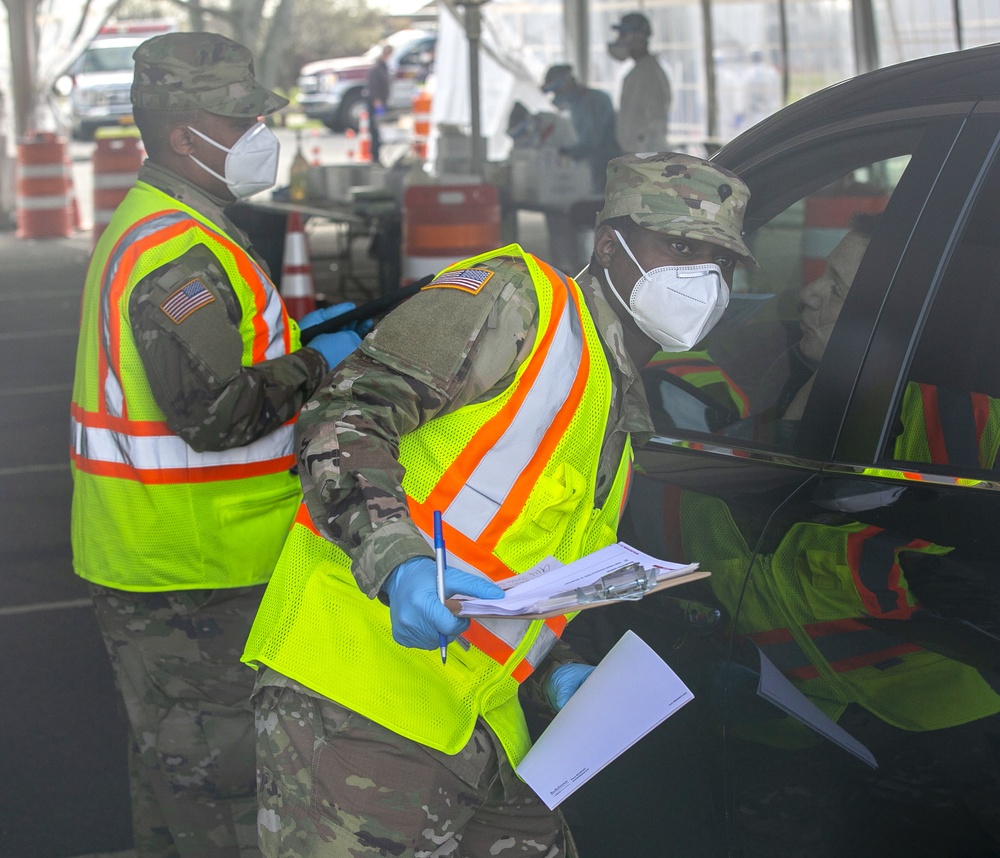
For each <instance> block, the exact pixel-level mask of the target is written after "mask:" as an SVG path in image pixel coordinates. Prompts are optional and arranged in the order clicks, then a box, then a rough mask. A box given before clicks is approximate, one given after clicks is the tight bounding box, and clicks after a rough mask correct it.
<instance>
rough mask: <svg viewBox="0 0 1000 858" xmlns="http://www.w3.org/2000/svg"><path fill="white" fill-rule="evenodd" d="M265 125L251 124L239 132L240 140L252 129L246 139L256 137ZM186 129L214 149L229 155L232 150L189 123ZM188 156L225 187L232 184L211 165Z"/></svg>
mask: <svg viewBox="0 0 1000 858" xmlns="http://www.w3.org/2000/svg"><path fill="white" fill-rule="evenodd" d="M265 127H266V126H265V125H264V123H263V122H258V123H257V124H256V125H253V126H251V127H250V128H248V129H247V130H246V131H244V132H243V134H241V135H240V140H242V139H243V138H244V137H246V135H247V132H249V131H253V132H254V133H253V134H251V135H250V137H247V139H248V140H252V139H253V138H254V137H256V136H257V135H258V134H260V132H261V129H263V128H265ZM187 129H188V131H193V132H194V133H195V134H197V135H198V136H199V137H200V138H201V139H202V140H204V141H205V142H206V143H211V144H212V145H213V146H214V147H215V148H216V149H221V150H222V151H223V152H225V153H226V154H227V155H229V154H230V153H231V152H232V151H233V150H232V149H231V148H229V147H228V146H223V145H222V144H221V143H220V142H219V141H218V140H213V139H212V138H211V137H209V136H208V135H207V134H203V133H202V132H201V131H199V130H198V129H197V128H192V127H191V126H190V125H188V126H187ZM188 157H189V158H190V159H191V160H192V161H194V162H195V163H196V164H197V165H198V166H199V167H201V169H203V170H204V171H205V172H206V173H208V174H209V175H210V176H215V178H216V179H218V180H219V181H220V182H223V183H224V184H225V185H226V187H229V186H230V185H231V184H232V183H231V182H230V181H229V179H227V178H226V177H225V176H220V175H219V174H218V173H216V172H215V170H213V169H212V168H211V167H209V166H207V165H206V164H203V163H202V162H201V161H199V160H198V159H197V158H195V156H194V155H189V156H188Z"/></svg>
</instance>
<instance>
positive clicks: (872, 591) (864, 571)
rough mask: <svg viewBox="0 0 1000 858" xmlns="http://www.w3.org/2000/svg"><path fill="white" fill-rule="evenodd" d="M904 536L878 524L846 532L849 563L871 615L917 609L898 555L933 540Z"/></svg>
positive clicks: (897, 614) (898, 615)
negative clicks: (906, 537) (910, 597)
mask: <svg viewBox="0 0 1000 858" xmlns="http://www.w3.org/2000/svg"><path fill="white" fill-rule="evenodd" d="M902 539H903V538H901V537H900V536H899V535H898V534H894V533H892V532H890V531H887V530H884V529H883V528H881V527H875V526H870V527H866V528H865V529H864V530H861V531H859V532H857V533H851V534H848V536H847V547H846V553H847V565H848V567H849V568H850V570H851V576H852V577H853V579H854V586H855V589H856V590H857V592H858V595H859V596H860V597H861V601H862V603H863V604H864V606H865V610H866V611H867V612H868V613H869V615H871V616H872V617H887V618H892V619H905V618H907V617H909V616H910V615H911V614H912V613H913V611H915V610H916V607H915V606H912V605H910V604H909V600H908V599H907V595H908V594H907V591H906V589H905V588H904V587H902V586H901V585H900V578H901V576H902V569H901V568H900V566H899V562H898V559H897V558H898V555H899V552H900V551H904V550H906V549H914V550H919V549H921V548H927V547H928V546H929V545H930V543H929V542H927V541H926V540H922V539H912V540H906V541H902Z"/></svg>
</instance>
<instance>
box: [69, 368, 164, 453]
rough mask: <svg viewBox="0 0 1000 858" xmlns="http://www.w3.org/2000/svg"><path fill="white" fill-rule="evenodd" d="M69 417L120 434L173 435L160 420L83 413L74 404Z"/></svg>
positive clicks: (102, 403)
mask: <svg viewBox="0 0 1000 858" xmlns="http://www.w3.org/2000/svg"><path fill="white" fill-rule="evenodd" d="M102 352H103V350H102ZM101 405H104V398H103V397H101ZM70 415H71V416H72V417H74V418H75V419H76V420H78V421H80V423H82V424H83V425H85V426H94V427H96V428H98V429H110V430H112V431H114V432H119V433H121V434H128V435H163V434H166V433H171V434H172V433H173V430H172V429H171V428H170V427H169V426H168V425H167V424H166V422H164V421H162V420H129V419H128V418H125V417H115V416H114V415H111V414H107V413H104V412H93V411H84V410H83V408H82V407H81V406H80V405H79V404H77V403H76V402H73V403H71V404H70Z"/></svg>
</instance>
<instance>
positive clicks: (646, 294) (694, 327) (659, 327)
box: [604, 229, 729, 352]
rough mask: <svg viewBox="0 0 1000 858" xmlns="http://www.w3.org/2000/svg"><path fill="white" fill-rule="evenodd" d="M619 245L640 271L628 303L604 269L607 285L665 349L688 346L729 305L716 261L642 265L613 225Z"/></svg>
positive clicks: (652, 337)
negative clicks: (657, 265)
mask: <svg viewBox="0 0 1000 858" xmlns="http://www.w3.org/2000/svg"><path fill="white" fill-rule="evenodd" d="M615 235H616V236H617V237H618V241H619V242H620V243H621V246H622V247H623V248H625V252H626V253H628V255H629V258H630V259H631V260H632V261H633V262H634V263H635V265H636V267H637V268H638V269H639V271H640V272H641V273H642V276H641V277H640V278H639V279H638V280H637V281H636V283H635V286H634V287H632V294H631V296H630V297H629V303H628V304H626V303H625V301H624V299H623V298H622V297H621V295H619V294H618V290H617V289H616V288H615V284H614V283H612V282H611V275H610V274H609V273H608V269H607V268H605V269H604V277H605V278H606V279H607V281H608V285H609V286H610V287H611V291H612V292H613V293H614V295H615V297H616V298H617V299H618V301H619V302H620V303H621V305H622V306H623V307H624V308H625V309H626V310H627V311H628V314H629V315H630V316H631V317H632V318H633V319H635V323H636V325H638V326H639V330H640V331H642V332H643V333H644V334H645V335H646V336H647V337H649V338H650V339H651V340H653V342H655V343H657V345H659V346H660V348H661V349H663V350H664V351H666V352H686V351H689V350H690V349H691V348H693V347H694V345H695V344H696V343H697V342H698V341H699V340H701V339H702V338H703V337H704V336H705V335H706V334H707V333H708V332H709V331H710V330H712V328H714V327H715V325H716V323H717V322H718V321H719V319H721V318H722V314H723V313H724V312H725V311H726V307H728V306H729V286H728V285H726V281H725V280H724V279H723V277H722V269H721V268H719V266H718V265H714V264H711V263H709V264H705V265H664V266H662V267H660V268H653V269H652V270H651V271H645V270H643V267H642V266H641V265H640V264H639V260H637V259H636V258H635V256H634V255H633V253H632V250H631V249H630V248H629V246H628V245H627V244H626V243H625V239H624V238H622V236H621V233H619V232H618V230H617V229H616V230H615Z"/></svg>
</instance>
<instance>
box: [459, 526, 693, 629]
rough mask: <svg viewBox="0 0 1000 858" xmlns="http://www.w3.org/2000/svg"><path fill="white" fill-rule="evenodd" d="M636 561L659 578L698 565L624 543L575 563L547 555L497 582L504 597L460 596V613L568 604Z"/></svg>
mask: <svg viewBox="0 0 1000 858" xmlns="http://www.w3.org/2000/svg"><path fill="white" fill-rule="evenodd" d="M630 563H635V564H638V565H639V566H641V567H642V568H643V569H647V570H655V572H656V579H657V581H663V580H666V579H669V578H674V577H679V576H681V575H684V574H686V573H688V572H693V571H695V570H696V569H697V568H698V564H697V563H694V564H690V565H687V566H684V565H681V564H680V563H670V562H668V561H666V560H659V559H657V558H656V557H653V556H652V555H650V554H645V553H643V552H642V551H639V550H638V549H637V548H633V547H632V546H631V545H628V544H627V543H624V542H618V543H615V544H614V545H608V546H606V547H604V548H601V549H598V550H597V551H595V552H593V553H592V554H588V555H587V556H586V557H581V558H580V559H579V560H576V561H574V562H573V563H567V564H566V565H561V564H560V563H559V561H558V560H555V559H554V558H548V559H547V560H545V561H543V562H542V563H541V564H539V565H538V566H537V567H535V568H533V569H529V570H528V571H526V572H524V573H522V574H521V575H515V576H514V577H512V578H508V579H506V580H504V581H500V582H498V583H499V585H500V587H502V588H503V589H504V590H505V591H506V592H505V594H504V597H503V599H461V600H460V601H459V600H456V601H459V604H460V610H459V616H462V617H475V616H495V615H497V614H511V615H517V614H529V613H533V612H535V611H537V610H538V609H539V608H540V607H541V606H546V607H548V608H553V607H557V605H556V604H551V603H550V601H549V600H552V599H557V598H559V597H562V596H565V597H567V602H566V606H567V607H571V606H572V604H573V603H574V601H575V593H576V590H577V589H578V588H581V587H586V586H588V585H590V584H593V583H594V582H595V581H598V580H599V579H600V578H602V577H604V576H605V575H608V574H610V573H612V572H615V571H617V570H619V569H622V568H623V567H625V566H628V565H629V564H630Z"/></svg>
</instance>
